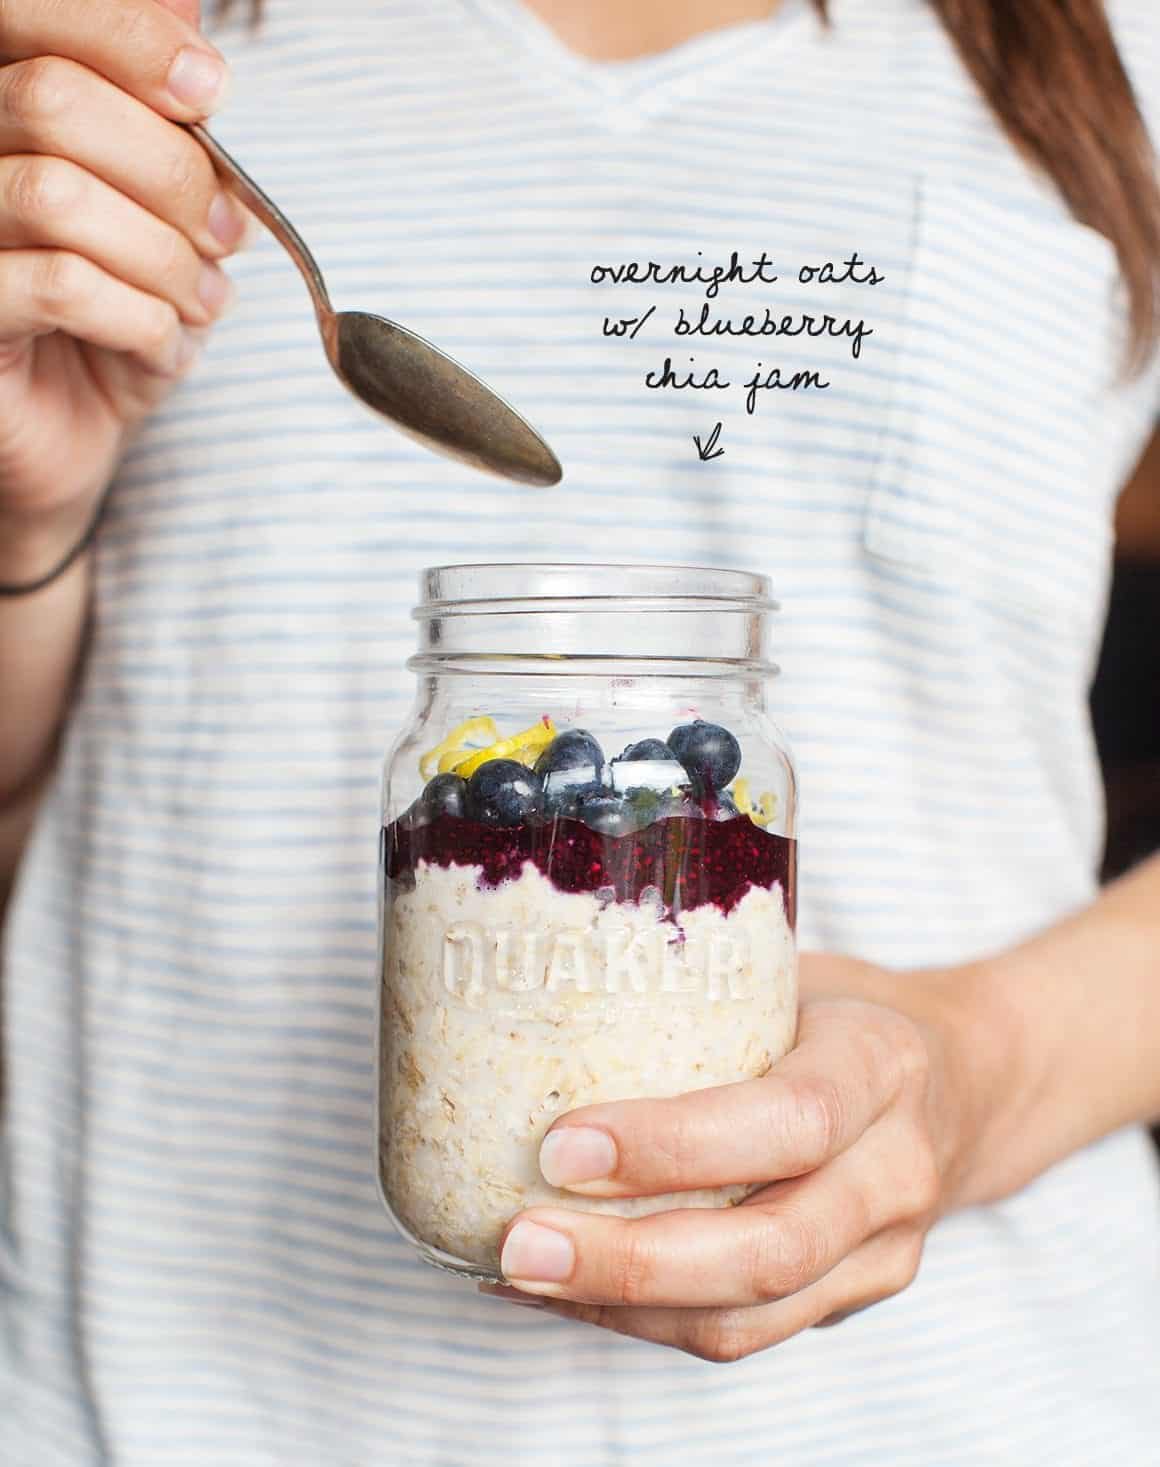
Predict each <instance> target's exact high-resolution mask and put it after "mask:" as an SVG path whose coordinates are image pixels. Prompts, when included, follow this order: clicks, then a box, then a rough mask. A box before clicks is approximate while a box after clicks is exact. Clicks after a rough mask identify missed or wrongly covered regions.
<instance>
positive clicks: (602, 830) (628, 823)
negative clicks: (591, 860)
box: [576, 790, 641, 835]
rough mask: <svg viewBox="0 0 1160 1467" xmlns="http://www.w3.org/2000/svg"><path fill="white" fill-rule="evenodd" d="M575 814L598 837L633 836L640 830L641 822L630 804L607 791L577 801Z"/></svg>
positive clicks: (591, 794)
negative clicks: (598, 835)
mask: <svg viewBox="0 0 1160 1467" xmlns="http://www.w3.org/2000/svg"><path fill="white" fill-rule="evenodd" d="M576 814H577V816H578V817H579V818H580V819H581V820H583V822H584V824H585V825H587V826H588V828H589V829H590V830H595V831H596V832H597V833H598V834H600V835H633V834H634V833H635V832H636V831H638V830H639V829H640V828H641V820H640V818H639V816H638V814H637V812H636V811H635V810H634V809H633V807H632V806H631V804H629V802H628V801H627V800H622V799H621V798H620V796H619V795H614V794H611V793H610V792H609V791H608V790H594V791H592V792H590V793H589V794H586V795H584V796H583V797H582V798H581V799H580V800H578V801H577V805H576Z"/></svg>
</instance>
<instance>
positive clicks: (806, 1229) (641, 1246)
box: [500, 1111, 938, 1308]
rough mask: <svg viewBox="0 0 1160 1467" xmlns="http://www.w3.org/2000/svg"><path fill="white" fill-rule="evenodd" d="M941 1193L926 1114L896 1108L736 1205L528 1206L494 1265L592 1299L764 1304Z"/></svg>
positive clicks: (530, 1286)
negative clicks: (922, 1119) (649, 1211)
mask: <svg viewBox="0 0 1160 1467" xmlns="http://www.w3.org/2000/svg"><path fill="white" fill-rule="evenodd" d="M937 1195H938V1176H937V1173H936V1170H935V1167H934V1161H933V1157H932V1156H931V1154H930V1150H929V1147H928V1146H927V1144H926V1141H925V1139H924V1134H923V1132H922V1129H921V1125H920V1123H919V1122H918V1121H917V1119H916V1118H913V1117H912V1116H910V1115H909V1114H907V1113H905V1112H901V1111H900V1112H898V1113H893V1114H891V1115H890V1116H887V1117H885V1118H884V1119H883V1120H882V1121H881V1122H880V1123H879V1124H878V1125H877V1126H875V1127H874V1128H873V1129H872V1130H870V1131H869V1132H867V1133H866V1135H865V1136H864V1137H863V1139H862V1141H861V1142H860V1144H859V1145H857V1146H856V1147H853V1148H851V1149H850V1150H848V1151H846V1152H844V1153H842V1154H841V1155H839V1156H838V1157H836V1158H835V1159H834V1160H833V1161H831V1162H830V1163H829V1164H828V1165H827V1166H825V1167H823V1168H822V1169H821V1170H819V1171H817V1172H815V1173H813V1174H811V1175H810V1176H806V1177H797V1178H794V1179H792V1180H789V1181H785V1182H779V1183H775V1184H774V1185H773V1186H771V1187H768V1188H765V1189H763V1190H762V1191H761V1192H758V1193H755V1194H754V1195H753V1196H752V1197H750V1198H748V1199H747V1200H746V1202H745V1204H744V1205H742V1206H740V1207H732V1208H720V1209H717V1208H701V1209H689V1208H684V1209H681V1210H680V1211H675V1212H660V1213H654V1214H653V1215H651V1216H649V1217H643V1218H633V1219H624V1218H619V1217H609V1216H605V1215H603V1214H597V1213H581V1212H572V1211H568V1210H566V1209H564V1208H543V1207H536V1208H531V1209H529V1210H528V1211H527V1212H525V1213H522V1214H521V1215H520V1216H519V1217H518V1218H517V1219H516V1220H515V1222H514V1224H513V1226H512V1227H511V1228H510V1229H509V1231H508V1233H507V1235H506V1237H505V1239H504V1243H503V1249H502V1253H501V1260H500V1267H501V1269H502V1272H503V1275H504V1277H505V1279H507V1280H508V1282H509V1283H512V1284H515V1285H516V1286H517V1287H519V1288H521V1289H524V1290H525V1291H527V1292H529V1293H535V1294H546V1295H553V1296H557V1297H565V1298H570V1299H578V1300H583V1301H586V1302H589V1303H601V1304H619V1305H624V1304H627V1305H659V1306H661V1307H664V1308H673V1307H690V1306H692V1307H712V1306H727V1307H737V1306H742V1305H753V1304H765V1303H768V1302H769V1301H770V1300H773V1299H783V1298H786V1297H787V1296H789V1295H791V1294H795V1293H797V1292H799V1291H800V1290H802V1289H804V1288H807V1287H809V1286H810V1285H811V1284H813V1283H815V1282H816V1281H817V1280H818V1279H820V1278H822V1277H824V1275H826V1274H827V1273H829V1271H830V1270H831V1269H832V1268H834V1267H835V1266H836V1265H837V1264H838V1263H840V1262H841V1260H842V1259H843V1258H844V1257H846V1255H847V1254H849V1253H851V1252H853V1251H854V1249H856V1248H857V1247H858V1246H859V1245H860V1244H861V1243H862V1242H863V1241H864V1240H865V1239H866V1238H868V1237H871V1236H873V1235H874V1234H875V1233H878V1232H880V1231H881V1230H882V1229H883V1228H886V1227H889V1226H891V1225H893V1224H895V1223H898V1222H900V1221H909V1220H916V1219H918V1218H920V1217H922V1216H924V1215H925V1214H926V1212H927V1210H928V1209H929V1208H930V1207H931V1206H932V1205H933V1202H934V1199H936V1198H937Z"/></svg>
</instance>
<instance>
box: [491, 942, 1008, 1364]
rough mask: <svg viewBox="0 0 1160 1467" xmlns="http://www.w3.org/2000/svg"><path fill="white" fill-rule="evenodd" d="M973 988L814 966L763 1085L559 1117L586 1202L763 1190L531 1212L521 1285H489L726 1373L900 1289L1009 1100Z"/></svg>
mask: <svg viewBox="0 0 1160 1467" xmlns="http://www.w3.org/2000/svg"><path fill="white" fill-rule="evenodd" d="M958 976H959V975H954V974H948V975H945V976H943V975H914V974H905V975H903V974H900V975H893V974H890V973H887V972H885V971H883V970H881V969H878V968H874V967H871V966H870V965H868V964H863V963H856V962H853V961H850V960H845V959H830V958H826V959H820V958H815V959H812V960H811V959H809V958H806V959H804V960H803V963H802V988H803V993H802V999H803V1002H802V1009H801V1022H800V1027H799V1033H798V1043H797V1045H796V1047H795V1048H794V1049H793V1050H792V1051H791V1053H790V1054H788V1055H787V1056H786V1057H785V1058H784V1059H783V1060H782V1061H781V1062H780V1063H779V1064H777V1065H775V1066H774V1068H773V1069H772V1070H771V1071H770V1073H769V1074H768V1075H766V1076H765V1077H764V1078H762V1079H760V1080H751V1081H746V1082H744V1083H741V1084H737V1085H728V1086H722V1087H720V1088H717V1089H713V1090H702V1091H699V1092H694V1093H692V1094H689V1095H684V1096H681V1097H679V1098H677V1099H675V1100H667V1101H627V1102H623V1103H617V1104H611V1105H595V1106H588V1107H585V1108H584V1109H582V1110H576V1111H573V1112H571V1113H570V1114H568V1115H567V1116H565V1117H562V1118H561V1120H559V1121H558V1122H557V1123H556V1124H555V1126H553V1128H552V1130H551V1131H550V1132H549V1133H548V1136H547V1137H546V1138H545V1141H544V1145H543V1148H542V1150H541V1168H542V1170H543V1172H544V1175H545V1177H546V1179H547V1180H548V1181H549V1182H552V1183H554V1184H556V1185H560V1186H565V1187H567V1188H568V1189H569V1190H570V1191H573V1192H576V1193H583V1194H585V1195H587V1196H590V1197H592V1196H600V1197H627V1196H644V1195H649V1194H658V1193H664V1192H677V1191H686V1190H690V1189H693V1188H699V1187H717V1186H722V1185H726V1184H729V1183H748V1184H758V1183H764V1184H765V1185H761V1186H759V1187H758V1189H757V1190H755V1191H754V1192H753V1193H752V1194H751V1195H750V1196H748V1197H746V1199H745V1200H744V1202H742V1203H741V1204H740V1205H738V1206H737V1207H733V1208H727V1209H722V1210H719V1211H715V1210H709V1209H705V1210H692V1209H685V1210H678V1211H670V1212H663V1213H656V1214H653V1215H652V1216H650V1217H645V1218H641V1219H636V1220H631V1221H626V1220H623V1219H620V1218H614V1217H607V1216H604V1215H597V1214H591V1213H581V1212H573V1211H569V1210H566V1209H564V1208H547V1207H537V1208H534V1209H530V1210H529V1211H527V1212H525V1213H523V1214H521V1215H520V1217H518V1218H517V1219H516V1220H515V1221H514V1222H513V1224H512V1225H511V1227H510V1228H509V1230H508V1232H507V1234H506V1236H505V1239H504V1244H503V1252H502V1268H503V1272H504V1276H505V1277H506V1278H507V1279H508V1280H509V1281H510V1283H511V1284H512V1285H513V1286H514V1287H513V1288H511V1289H502V1290H491V1292H499V1293H502V1294H504V1295H505V1296H507V1297H516V1298H521V1297H522V1298H523V1299H524V1300H526V1301H527V1302H530V1300H527V1296H528V1295H533V1294H534V1295H537V1296H540V1298H539V1300H538V1302H539V1303H541V1305H542V1306H543V1307H546V1308H549V1309H552V1310H553V1311H555V1312H558V1313H563V1314H568V1315H571V1316H573V1317H575V1318H578V1319H582V1320H587V1321H588V1322H590V1323H593V1324H598V1325H602V1326H604V1327H606V1328H608V1329H612V1330H616V1331H618V1332H619V1333H622V1334H629V1335H636V1336H638V1337H639V1338H641V1339H646V1340H653V1341H656V1342H658V1343H661V1344H666V1345H675V1346H677V1347H678V1348H679V1349H682V1350H687V1351H689V1352H690V1353H691V1354H694V1355H699V1356H701V1357H703V1358H705V1359H709V1360H722V1361H723V1360H736V1359H738V1358H740V1357H742V1356H745V1355H749V1354H752V1353H753V1352H754V1351H757V1350H762V1349H765V1348H766V1347H767V1346H769V1345H774V1344H777V1343H778V1342H779V1341H781V1340H784V1339H786V1338H788V1337H789V1336H790V1335H793V1334H796V1333H797V1332H798V1331H799V1330H802V1329H806V1328H808V1327H809V1326H811V1325H818V1324H828V1323H833V1322H836V1321H837V1320H838V1319H840V1318H842V1317H844V1316H845V1315H848V1314H850V1313H853V1312H854V1311H856V1310H859V1309H864V1308H866V1307H867V1306H868V1305H870V1304H874V1303H876V1302H878V1301H879V1300H881V1299H886V1298H888V1297H889V1296H890V1295H892V1294H897V1293H898V1292H899V1291H900V1290H902V1289H904V1288H905V1287H906V1286H907V1285H908V1284H909V1283H910V1282H911V1280H912V1279H913V1278H914V1276H915V1273H916V1271H917V1269H918V1265H919V1259H920V1257H921V1254H922V1247H923V1241H924V1239H925V1237H926V1233H927V1231H928V1229H929V1228H930V1226H931V1224H932V1223H933V1222H934V1221H935V1220H936V1219H937V1218H938V1217H939V1216H940V1214H941V1213H942V1212H944V1211H945V1210H947V1209H948V1208H949V1207H950V1206H952V1205H954V1203H955V1202H956V1201H957V1200H958V1199H959V1197H960V1195H961V1187H962V1182H963V1177H964V1174H965V1171H966V1168H967V1166H968V1165H969V1160H970V1155H971V1151H972V1147H973V1145H974V1142H975V1138H976V1137H977V1136H978V1135H980V1134H981V1129H982V1124H981V1118H982V1116H983V1114H984V1113H985V1112H986V1111H987V1110H989V1108H990V1106H991V1105H992V1104H994V1103H996V1097H997V1089H996V1086H995V1083H994V1079H993V1076H994V1075H996V1074H998V1073H999V1072H1000V1071H1001V1069H1002V1063H1001V1062H1000V1057H999V1055H998V1053H997V1046H996V1045H995V1044H994V1042H993V1041H992V1040H991V1039H989V1038H988V1037H986V1034H985V1032H984V1026H982V1025H981V1024H980V1023H978V1022H976V1020H975V1018H974V1016H973V1014H972V1012H971V1009H970V1004H969V999H968V998H967V994H968V992H969V984H968V983H967V982H966V980H965V978H964V980H963V981H962V982H958V981H955V980H957V978H958ZM988 1056H989V1057H990V1058H989V1059H988Z"/></svg>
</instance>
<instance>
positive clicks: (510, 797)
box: [467, 759, 543, 825]
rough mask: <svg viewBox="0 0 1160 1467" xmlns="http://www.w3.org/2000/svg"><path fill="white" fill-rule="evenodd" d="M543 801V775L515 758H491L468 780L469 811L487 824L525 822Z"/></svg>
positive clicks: (536, 811)
mask: <svg viewBox="0 0 1160 1467" xmlns="http://www.w3.org/2000/svg"><path fill="white" fill-rule="evenodd" d="M542 803H543V786H542V784H541V782H540V776H539V775H538V774H537V773H536V772H535V770H534V769H528V768H527V766H526V765H524V764H520V763H519V762H518V761H517V760H515V759H489V760H488V762H487V763H486V764H481V765H480V766H479V768H478V769H477V770H476V771H475V773H474V774H473V775H472V776H471V778H470V779H469V780H468V782H467V813H468V814H469V815H471V816H472V817H473V818H474V819H476V820H480V821H482V822H483V823H484V824H485V825H522V824H523V823H524V821H525V820H530V819H532V818H533V817H534V816H535V815H537V814H538V813H539V811H540V807H541V805H542Z"/></svg>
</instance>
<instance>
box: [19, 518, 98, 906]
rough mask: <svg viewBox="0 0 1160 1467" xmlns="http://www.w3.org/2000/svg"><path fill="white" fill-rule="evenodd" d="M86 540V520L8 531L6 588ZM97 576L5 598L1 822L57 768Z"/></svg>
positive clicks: (74, 571) (74, 569)
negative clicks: (44, 528) (61, 731)
mask: <svg viewBox="0 0 1160 1467" xmlns="http://www.w3.org/2000/svg"><path fill="white" fill-rule="evenodd" d="M89 512H90V513H91V510H90V511H89ZM83 533H84V525H83V521H82V520H79V519H78V521H77V523H76V524H73V523H69V524H67V525H64V524H62V525H60V526H59V527H53V531H52V533H48V532H42V531H40V530H38V531H37V533H36V534H33V533H32V532H31V530H26V529H24V528H23V527H21V528H13V527H12V526H10V525H8V526H4V525H0V581H3V582H4V583H6V584H24V583H26V582H27V581H30V580H33V579H35V578H36V577H37V576H38V575H41V574H43V573H44V571H45V570H46V569H48V568H50V567H51V566H52V565H53V564H54V563H56V562H57V561H59V559H60V558H61V557H62V556H63V555H64V554H65V553H66V551H67V549H68V547H69V545H70V543H75V539H76V538H78V537H79V536H80V535H81V534H83ZM70 536H72V537H73V538H72V539H71V540H70ZM89 576H90V568H89V557H88V556H83V557H82V558H81V559H80V560H78V561H77V562H76V563H75V564H74V565H72V566H71V567H70V569H69V570H68V571H66V572H65V573H64V574H63V575H62V576H60V577H59V578H58V579H56V580H55V581H53V582H52V583H51V584H50V585H48V586H46V587H45V588H44V589H43V590H41V591H36V592H34V593H32V594H31V595H27V596H17V597H3V596H0V815H3V814H4V813H5V812H14V811H16V810H18V809H20V808H22V807H23V806H24V805H25V803H26V798H27V794H28V791H29V790H30V788H34V787H35V786H37V785H38V784H39V783H40V781H41V780H42V778H43V776H44V772H45V770H46V768H47V766H48V764H49V763H50V761H51V758H52V754H53V750H54V748H55V745H56V738H57V734H58V732H59V729H60V725H61V722H62V721H63V718H64V715H65V711H66V708H67V706H68V700H69V695H70V692H71V689H72V685H73V679H74V676H75V672H76V665H77V660H78V657H79V655H80V649H81V645H82V639H83V636H84V629H85V624H86V621H87V616H88V603H89ZM13 818H14V819H15V818H16V817H15V815H13ZM4 854H5V855H7V854H8V852H7V851H5V853H4ZM0 881H2V874H0Z"/></svg>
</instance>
